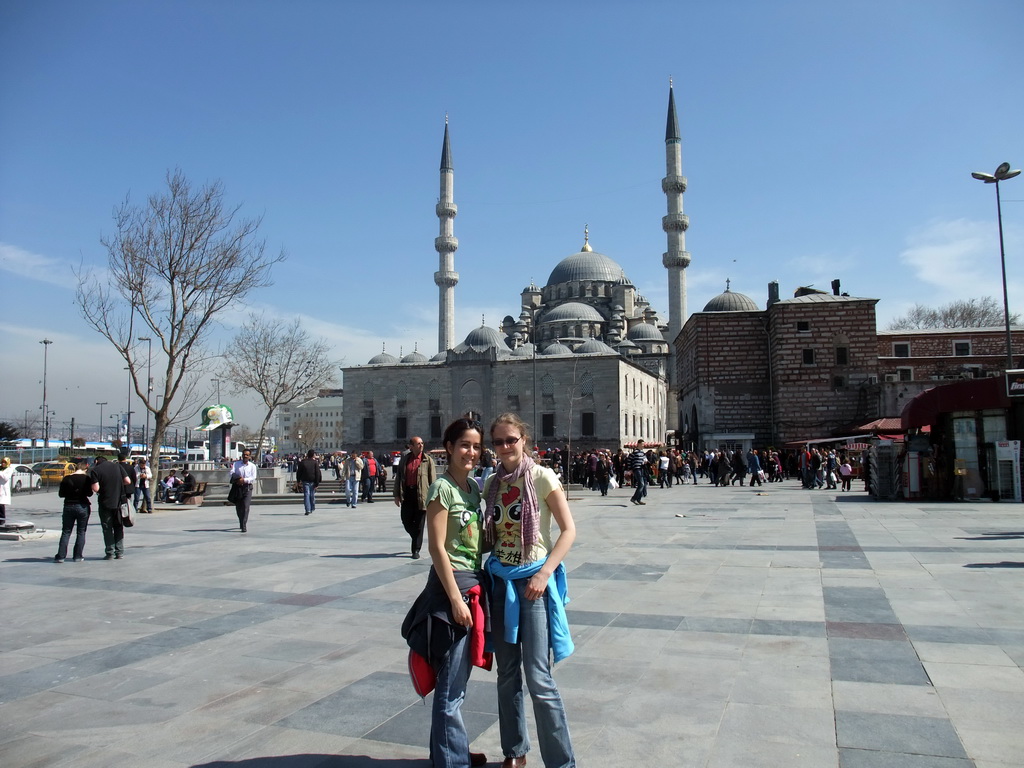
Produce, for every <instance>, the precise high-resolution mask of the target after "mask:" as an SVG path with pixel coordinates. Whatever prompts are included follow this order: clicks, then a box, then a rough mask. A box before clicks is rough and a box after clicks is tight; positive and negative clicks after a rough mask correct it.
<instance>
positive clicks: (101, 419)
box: [96, 403, 106, 442]
mask: <svg viewBox="0 0 1024 768" xmlns="http://www.w3.org/2000/svg"><path fill="white" fill-rule="evenodd" d="M96 405H98V406H99V407H100V442H103V406H104V405H106V403H96Z"/></svg>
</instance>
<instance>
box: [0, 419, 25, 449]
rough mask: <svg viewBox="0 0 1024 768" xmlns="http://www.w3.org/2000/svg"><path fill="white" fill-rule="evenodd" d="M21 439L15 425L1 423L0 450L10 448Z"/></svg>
mask: <svg viewBox="0 0 1024 768" xmlns="http://www.w3.org/2000/svg"><path fill="white" fill-rule="evenodd" d="M20 438H21V433H20V432H19V431H18V428H17V427H16V426H14V425H13V424H11V423H9V422H6V421H0V448H9V447H10V446H11V445H13V443H14V441H15V440H18V439H20Z"/></svg>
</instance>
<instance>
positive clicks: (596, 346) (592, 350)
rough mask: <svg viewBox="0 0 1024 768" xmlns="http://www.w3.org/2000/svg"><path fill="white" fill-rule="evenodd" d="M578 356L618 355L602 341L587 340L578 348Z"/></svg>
mask: <svg viewBox="0 0 1024 768" xmlns="http://www.w3.org/2000/svg"><path fill="white" fill-rule="evenodd" d="M576 354H577V355H617V354H618V352H616V351H615V350H614V349H612V348H611V347H609V346H608V345H607V344H605V343H604V342H603V341H601V340H600V339H587V340H586V341H585V342H583V343H582V344H581V345H580V346H579V347H577V348H576Z"/></svg>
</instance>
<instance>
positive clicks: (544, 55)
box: [0, 0, 1024, 428]
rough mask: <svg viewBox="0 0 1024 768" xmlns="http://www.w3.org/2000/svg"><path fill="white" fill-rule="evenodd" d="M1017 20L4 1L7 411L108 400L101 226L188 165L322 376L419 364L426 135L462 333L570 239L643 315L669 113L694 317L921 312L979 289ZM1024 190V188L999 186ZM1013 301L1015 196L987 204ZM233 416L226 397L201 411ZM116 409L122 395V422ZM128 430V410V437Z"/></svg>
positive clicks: (700, 8) (1011, 142) (0, 84)
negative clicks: (253, 219) (234, 216)
mask: <svg viewBox="0 0 1024 768" xmlns="http://www.w3.org/2000/svg"><path fill="white" fill-rule="evenodd" d="M1022 22H1024V4H1021V3H1020V2H1018V1H1017V0H1008V1H1007V2H999V1H997V0H981V1H980V2H974V3H964V2H944V1H943V0H929V1H928V2H899V1H893V0H888V1H886V2H858V3H821V2H812V1H810V0H807V1H802V2H797V1H795V0H794V1H791V2H782V1H780V2H768V1H765V2H760V1H759V2H755V1H753V0H752V1H750V2H743V1H735V0H734V1H731V2H730V1H729V0H726V1H724V2H710V1H709V2H688V3H684V2H678V0H677V1H676V2H670V3H661V2H636V3H612V2H594V1H591V2H553V1H551V0H549V1H548V2H518V3H514V4H513V3H505V4H497V3H480V2H431V3H427V2H383V1H382V2H301V1H299V2H287V3H285V2H260V1H250V2H240V1H239V2H226V1H220V2H218V1H216V0H215V1H213V2H210V1H206V2H191V1H189V0H184V1H178V2H139V1H138V0H135V1H133V2H103V1H102V0H101V1H94V2H72V1H69V0H64V1H61V2H54V1H53V0H10V1H9V2H6V3H4V4H3V5H2V6H0V115H2V118H0V146H2V147H3V151H2V152H0V286H2V292H3V297H4V300H3V306H4V310H5V311H4V312H3V313H2V315H0V337H2V338H3V339H4V360H5V362H4V364H3V366H2V369H0V370H2V373H0V392H2V393H3V406H2V407H0V419H5V418H6V419H17V420H19V421H20V420H21V419H22V418H23V413H24V411H26V410H29V411H35V412H38V409H39V404H40V402H41V383H40V382H41V378H42V363H43V355H42V347H41V345H39V343H38V342H39V340H40V339H42V338H44V337H45V338H49V339H52V340H53V341H54V342H55V343H54V344H53V345H51V346H50V347H49V369H48V395H49V405H50V407H51V409H53V410H55V411H56V412H57V416H56V419H55V424H57V428H61V427H62V425H63V424H64V423H66V422H68V421H70V419H71V417H73V416H74V417H75V418H76V420H77V422H78V423H79V424H83V423H84V424H95V423H96V421H97V420H98V410H99V409H98V407H97V406H96V405H94V404H95V403H96V402H101V401H106V402H108V403H110V404H109V405H108V406H107V407H106V412H107V414H109V413H111V412H113V411H116V410H124V408H123V405H122V404H123V403H124V400H125V391H126V384H125V379H124V374H123V372H122V367H123V363H122V362H121V361H120V359H119V358H117V357H116V356H114V355H113V353H112V352H111V351H110V350H109V348H108V346H107V343H106V341H105V340H104V339H102V337H100V336H99V335H98V334H97V333H96V332H95V331H93V330H92V329H90V328H89V327H88V326H86V325H85V323H84V321H82V319H81V317H80V315H79V313H78V310H77V308H76V307H75V305H74V299H73V297H74V291H73V288H74V274H73V270H74V269H75V268H77V267H79V266H85V267H89V266H93V267H102V266H103V265H104V264H105V260H106V254H105V252H104V250H103V248H102V246H101V245H100V242H99V238H100V236H101V235H103V234H110V233H111V232H112V231H113V225H112V219H111V213H112V210H113V208H114V207H115V206H116V205H117V204H118V203H119V202H120V201H122V200H123V199H124V198H125V196H126V195H128V194H130V195H131V196H132V199H133V200H136V201H140V202H141V201H143V200H144V199H145V197H146V196H147V195H149V194H151V193H153V192H156V191H159V190H160V189H161V188H162V186H163V184H164V177H165V174H166V172H167V171H168V169H173V168H181V169H182V170H183V171H184V172H185V174H186V175H187V176H188V177H189V178H190V179H192V180H193V181H194V182H196V183H202V182H204V181H207V180H213V179H220V180H222V181H223V183H224V185H225V188H226V194H227V199H228V201H230V202H232V203H240V204H242V206H243V208H242V211H243V213H244V214H247V215H262V216H263V217H264V221H263V226H262V229H261V232H262V235H263V236H264V237H265V238H266V240H267V242H268V245H269V246H270V247H272V248H275V249H276V248H284V249H285V250H286V252H287V253H288V260H287V261H286V262H285V263H284V264H281V265H279V266H278V267H277V269H276V271H275V273H274V275H275V285H274V286H273V287H271V288H268V289H265V290H261V291H259V292H258V293H256V294H254V295H253V296H252V297H251V300H250V302H249V304H248V305H247V306H246V307H241V308H239V310H238V311H237V312H235V313H232V314H230V315H228V316H226V317H225V318H224V327H223V329H222V330H221V331H220V336H221V338H222V339H226V338H229V337H230V335H231V334H232V332H233V326H235V325H237V324H238V323H239V322H240V321H241V320H243V319H244V316H245V313H246V311H248V310H249V309H252V308H255V309H259V310H263V311H265V312H267V313H268V314H270V315H271V316H278V317H281V318H282V319H286V320H287V319H290V318H292V317H295V316H299V317H301V318H302V319H303V322H304V323H305V325H306V327H307V328H308V329H309V330H310V331H311V332H312V333H314V334H315V335H318V336H323V337H325V338H327V339H328V340H329V341H330V343H331V344H332V345H333V347H334V350H335V356H336V357H337V358H338V359H339V360H341V361H343V362H344V364H347V365H351V364H356V363H363V362H365V361H366V360H367V359H369V357H371V356H372V355H373V354H376V353H377V352H379V351H380V349H381V345H382V344H386V345H387V349H388V351H389V352H393V353H396V354H397V353H398V352H399V349H400V348H401V349H402V350H403V351H405V352H408V351H411V349H412V347H413V346H414V345H416V344H418V346H419V349H420V351H423V352H426V353H428V354H433V353H434V352H436V351H437V349H436V346H437V288H436V286H435V285H434V283H433V273H434V271H435V270H436V269H437V267H438V261H437V254H436V253H435V251H434V250H433V239H434V237H435V236H436V235H437V231H438V222H437V218H436V216H435V213H434V203H435V202H436V199H437V194H438V163H439V159H440V150H441V139H442V134H443V129H444V119H445V114H446V113H447V114H448V115H449V117H450V121H451V123H450V128H451V139H452V154H453V159H454V166H455V201H456V203H457V204H458V206H459V215H458V217H457V218H456V220H455V234H456V236H457V237H458V238H459V241H460V247H459V250H458V252H457V253H456V256H455V262H456V264H455V266H456V269H457V270H458V272H459V273H460V275H461V280H460V283H459V285H458V287H457V289H456V307H457V321H456V337H457V338H462V337H464V336H465V335H466V334H467V333H468V332H469V331H470V330H472V329H473V328H474V327H476V326H477V325H479V324H480V322H481V318H484V319H485V321H486V322H487V324H489V325H497V323H498V322H499V321H500V319H501V318H502V317H504V316H505V315H507V314H513V315H518V312H519V292H520V291H521V289H522V288H523V287H525V286H526V285H527V284H528V283H529V282H530V280H531V279H532V280H534V281H536V282H537V284H538V285H542V284H543V283H544V282H546V281H547V277H548V274H549V273H550V271H551V270H552V269H553V268H554V266H555V265H556V264H557V263H558V262H559V261H560V260H561V259H562V258H564V257H565V256H567V255H569V254H571V253H574V252H576V251H577V250H579V248H580V246H581V245H582V242H583V228H584V225H585V224H588V225H589V227H590V241H591V244H592V246H593V247H594V249H595V250H597V251H600V252H601V253H604V254H607V255H608V256H610V257H611V258H613V259H614V260H615V261H617V262H618V263H619V264H621V265H622V267H623V268H624V270H625V272H626V274H627V276H628V277H629V278H630V279H631V280H632V282H633V283H634V284H636V285H637V286H638V288H639V289H640V291H641V293H643V294H644V295H645V296H646V297H647V298H648V299H649V300H650V301H651V303H652V305H653V306H654V307H655V308H656V309H658V310H659V311H660V312H661V313H662V316H663V317H665V316H666V315H667V309H668V302H667V299H666V286H667V277H666V271H665V269H664V268H663V267H662V266H661V254H662V252H663V251H664V250H665V236H664V233H663V232H662V231H661V217H662V215H664V213H665V210H666V208H665V198H664V195H663V194H662V192H661V188H660V180H661V177H662V176H663V175H664V172H665V167H664V129H665V108H666V102H667V96H668V78H669V76H672V77H673V78H674V82H675V96H676V104H677V107H678V112H679V119H680V125H681V128H682V134H683V173H684V174H685V175H686V176H687V177H688V179H689V189H688V191H687V193H686V196H685V201H684V208H685V211H686V213H687V214H688V215H689V217H690V229H689V231H688V232H687V238H686V244H687V250H688V251H689V252H690V253H691V254H692V257H693V262H692V265H691V266H690V268H689V269H688V271H687V276H688V277H687V279H688V283H689V296H688V303H689V308H690V309H691V311H692V310H696V309H700V308H701V307H702V306H703V305H704V303H705V302H706V301H707V300H708V299H710V298H711V297H712V296H714V295H716V294H718V293H719V292H721V291H722V290H723V289H724V286H725V281H726V279H727V278H728V279H731V281H732V288H733V290H736V291H740V292H742V293H746V294H747V295H749V296H751V297H752V298H754V299H755V301H757V302H758V303H759V304H761V303H763V301H764V299H765V296H766V285H767V283H768V281H770V280H773V279H777V280H778V281H779V282H780V284H781V287H782V291H783V293H784V294H790V295H791V292H792V290H793V289H794V288H796V287H797V286H799V285H808V284H813V285H815V286H817V287H819V288H827V287H828V284H829V281H830V280H831V279H832V278H839V279H841V280H842V285H843V290H845V291H848V292H849V293H851V294H853V295H858V296H871V297H876V298H878V299H880V302H879V304H878V317H879V322H880V325H884V324H885V323H886V322H887V321H888V320H889V319H891V318H892V317H894V316H896V315H899V314H901V313H902V312H904V311H905V310H906V309H907V308H909V307H910V306H912V305H913V304H914V303H924V304H939V303H943V302H946V301H950V300H953V299H956V298H967V297H972V296H981V295H992V296H997V297H999V296H1000V295H1001V288H1000V278H999V260H998V241H997V229H996V222H995V195H994V192H993V190H992V188H991V187H990V186H985V185H982V184H981V183H980V182H977V181H975V180H973V179H971V178H970V172H971V171H975V170H981V171H986V172H992V171H993V170H994V169H995V167H996V166H997V165H998V164H999V163H1000V162H1003V161H1004V160H1006V161H1010V162H1011V163H1012V164H1013V165H1014V167H1021V166H1022V165H1024V138H1022V137H1024V131H1022V130H1021V128H1022V125H1024V119H1022V118H1024V99H1022V98H1021V97H1022V95H1024V94H1022V90H1024V89H1022V88H1021V85H1020V83H1021V73H1022V72H1024V46H1021V45H1020V43H1019V40H1017V37H1018V36H1019V35H1018V34H1017V32H1018V31H1019V30H1020V29H1021V27H1022V26H1024V25H1022ZM1022 179H1024V177H1022ZM1003 199H1004V205H1003V222H1004V228H1005V235H1006V251H1007V261H1008V272H1009V284H1010V304H1011V309H1016V310H1018V311H1020V310H1022V309H1024V267H1022V266H1021V265H1022V264H1024V259H1021V257H1020V254H1021V253H1022V251H1024V205H1022V204H1021V203H1022V202H1024V180H1016V181H1011V182H1008V183H1007V184H1006V185H1005V186H1004V187H1003ZM222 399H223V400H225V401H228V402H230V403H232V404H233V405H235V406H236V417H240V419H241V420H242V421H243V422H245V423H248V424H250V425H253V426H255V425H256V424H258V421H259V419H258V414H257V411H256V409H255V408H254V407H252V406H251V405H250V404H249V403H248V400H247V399H246V398H244V397H232V398H229V397H228V396H226V395H225V396H224V397H222ZM115 403H117V404H118V405H117V406H116V407H115V405H114V404H115ZM136 418H137V417H136Z"/></svg>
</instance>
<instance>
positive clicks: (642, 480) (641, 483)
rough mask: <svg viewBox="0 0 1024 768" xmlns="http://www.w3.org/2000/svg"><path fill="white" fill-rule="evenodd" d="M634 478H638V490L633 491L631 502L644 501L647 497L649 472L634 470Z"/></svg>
mask: <svg viewBox="0 0 1024 768" xmlns="http://www.w3.org/2000/svg"><path fill="white" fill-rule="evenodd" d="M633 477H635V478H636V490H635V491H633V496H632V498H630V501H643V498H644V496H646V495H647V472H646V471H645V470H643V469H634V470H633Z"/></svg>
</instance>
